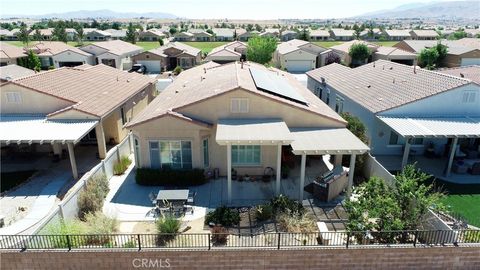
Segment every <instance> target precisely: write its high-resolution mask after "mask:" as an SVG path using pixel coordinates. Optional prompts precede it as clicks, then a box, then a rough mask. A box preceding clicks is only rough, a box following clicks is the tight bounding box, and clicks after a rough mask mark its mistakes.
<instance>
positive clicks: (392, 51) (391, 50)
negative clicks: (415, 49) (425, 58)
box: [375, 46, 417, 58]
mask: <svg viewBox="0 0 480 270" xmlns="http://www.w3.org/2000/svg"><path fill="white" fill-rule="evenodd" d="M375 53H376V54H381V55H390V56H393V55H395V56H410V57H412V58H416V57H417V55H416V54H414V53H411V52H407V51H404V50H402V49H399V48H395V47H387V46H378V47H377V50H376V51H375Z"/></svg>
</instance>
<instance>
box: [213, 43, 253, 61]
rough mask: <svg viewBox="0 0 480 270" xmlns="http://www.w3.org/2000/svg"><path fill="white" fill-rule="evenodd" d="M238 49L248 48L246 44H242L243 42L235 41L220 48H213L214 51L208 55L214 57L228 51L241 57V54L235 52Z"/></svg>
mask: <svg viewBox="0 0 480 270" xmlns="http://www.w3.org/2000/svg"><path fill="white" fill-rule="evenodd" d="M238 47H244V48H246V47H247V45H246V44H245V43H243V42H241V41H233V42H230V43H227V44H225V45H222V46H218V47H215V48H213V49H212V50H211V51H210V52H209V53H208V56H211V55H214V54H216V53H219V52H222V51H226V52H227V53H230V54H235V55H238V56H241V53H239V52H237V51H235V49H236V48H238ZM208 56H207V58H208Z"/></svg>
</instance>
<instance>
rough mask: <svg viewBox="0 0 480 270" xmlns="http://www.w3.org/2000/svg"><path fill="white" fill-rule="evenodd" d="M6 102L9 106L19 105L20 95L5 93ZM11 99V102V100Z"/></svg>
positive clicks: (18, 93)
mask: <svg viewBox="0 0 480 270" xmlns="http://www.w3.org/2000/svg"><path fill="white" fill-rule="evenodd" d="M5 96H6V101H7V103H9V104H21V103H22V94H21V93H20V92H6V93H5ZM12 97H13V100H12Z"/></svg>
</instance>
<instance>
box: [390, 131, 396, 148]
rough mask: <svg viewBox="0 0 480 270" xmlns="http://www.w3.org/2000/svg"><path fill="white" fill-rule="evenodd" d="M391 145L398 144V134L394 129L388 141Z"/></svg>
mask: <svg viewBox="0 0 480 270" xmlns="http://www.w3.org/2000/svg"><path fill="white" fill-rule="evenodd" d="M388 144H389V145H397V144H398V135H397V133H395V132H394V131H393V130H392V131H390V140H389V141H388Z"/></svg>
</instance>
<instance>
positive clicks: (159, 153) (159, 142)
mask: <svg viewBox="0 0 480 270" xmlns="http://www.w3.org/2000/svg"><path fill="white" fill-rule="evenodd" d="M151 142H158V157H159V161H160V168H163V167H164V165H163V164H162V156H161V152H162V151H161V149H162V147H161V143H162V142H168V143H171V142H179V143H180V164H181V167H182V168H181V169H183V166H184V164H183V151H182V150H183V149H182V147H181V145H182V142H190V155H191V162H192V169H193V168H194V167H193V141H192V140H190V139H159V140H149V143H148V145H149V153H150V149H151V148H150V143H151ZM150 166H151V161H150ZM172 169H175V168H172Z"/></svg>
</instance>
